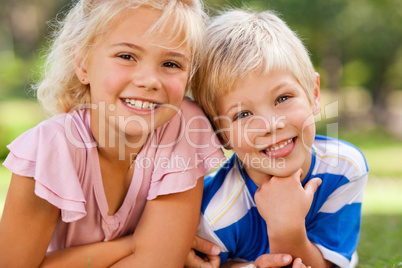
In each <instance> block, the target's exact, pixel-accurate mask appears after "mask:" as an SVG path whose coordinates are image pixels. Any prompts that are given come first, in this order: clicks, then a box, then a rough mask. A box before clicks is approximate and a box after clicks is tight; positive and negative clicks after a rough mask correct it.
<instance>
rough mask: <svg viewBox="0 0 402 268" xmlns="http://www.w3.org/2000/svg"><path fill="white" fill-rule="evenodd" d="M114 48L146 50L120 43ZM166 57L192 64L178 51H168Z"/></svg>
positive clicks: (134, 45)
mask: <svg viewBox="0 0 402 268" xmlns="http://www.w3.org/2000/svg"><path fill="white" fill-rule="evenodd" d="M112 47H129V48H131V49H135V50H139V51H141V52H143V51H145V49H144V48H143V47H140V46H137V45H136V44H133V43H129V42H120V43H116V44H113V45H112ZM164 54H165V55H166V56H170V57H174V58H178V59H181V60H183V61H185V62H190V60H189V59H188V58H187V57H186V55H184V54H183V53H180V52H176V51H170V50H168V51H167V52H166V53H164Z"/></svg>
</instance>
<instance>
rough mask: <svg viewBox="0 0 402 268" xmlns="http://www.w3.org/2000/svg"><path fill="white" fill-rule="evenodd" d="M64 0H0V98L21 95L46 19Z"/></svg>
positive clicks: (42, 39)
mask: <svg viewBox="0 0 402 268" xmlns="http://www.w3.org/2000/svg"><path fill="white" fill-rule="evenodd" d="M69 2H70V1H67V0H1V1H0V4H1V7H2V8H1V9H0V22H1V27H0V98H2V97H3V98H4V97H6V96H24V95H25V92H24V89H25V88H26V83H28V82H31V81H29V79H31V76H30V75H29V74H30V73H31V72H32V68H33V67H34V64H35V60H36V59H37V57H35V56H37V55H35V54H34V53H35V52H37V51H38V49H39V48H40V47H41V46H43V45H44V44H45V42H46V41H47V39H46V37H45V36H46V35H47V33H48V30H49V29H48V27H47V25H46V21H48V20H50V19H52V18H53V17H54V16H55V14H56V13H57V11H58V10H60V9H61V8H62V7H63V6H65V5H66V4H67V3H69Z"/></svg>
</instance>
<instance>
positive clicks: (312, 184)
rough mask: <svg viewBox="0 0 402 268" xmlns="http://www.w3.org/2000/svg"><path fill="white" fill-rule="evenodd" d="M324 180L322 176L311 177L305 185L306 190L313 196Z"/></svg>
mask: <svg viewBox="0 0 402 268" xmlns="http://www.w3.org/2000/svg"><path fill="white" fill-rule="evenodd" d="M321 183H322V180H321V179H320V178H313V179H311V180H310V181H309V182H308V183H307V184H306V185H305V186H304V190H305V191H306V192H307V193H308V194H309V195H311V196H313V195H314V193H315V192H316V191H317V188H318V186H320V185H321Z"/></svg>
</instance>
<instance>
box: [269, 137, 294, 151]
mask: <svg viewBox="0 0 402 268" xmlns="http://www.w3.org/2000/svg"><path fill="white" fill-rule="evenodd" d="M291 142H292V139H288V140H287V141H284V142H282V143H280V144H275V145H272V146H270V147H268V148H267V149H266V150H265V151H267V152H269V151H276V150H279V149H282V148H283V147H285V146H286V145H288V144H289V143H291Z"/></svg>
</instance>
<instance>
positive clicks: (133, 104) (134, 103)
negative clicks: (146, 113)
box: [121, 98, 159, 110]
mask: <svg viewBox="0 0 402 268" xmlns="http://www.w3.org/2000/svg"><path fill="white" fill-rule="evenodd" d="M121 100H122V101H123V102H124V104H125V105H127V106H128V107H130V108H134V109H138V110H154V109H155V108H156V107H158V106H159V104H158V103H155V102H150V101H141V100H135V99H129V98H122V99H121Z"/></svg>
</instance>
